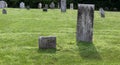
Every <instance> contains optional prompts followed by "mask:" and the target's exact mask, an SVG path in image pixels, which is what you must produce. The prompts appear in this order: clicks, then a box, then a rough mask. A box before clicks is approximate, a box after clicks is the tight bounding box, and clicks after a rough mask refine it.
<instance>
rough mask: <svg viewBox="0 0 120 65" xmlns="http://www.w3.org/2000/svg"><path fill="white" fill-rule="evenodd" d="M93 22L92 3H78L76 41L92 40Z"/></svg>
mask: <svg viewBox="0 0 120 65" xmlns="http://www.w3.org/2000/svg"><path fill="white" fill-rule="evenodd" d="M93 22H94V5H92V4H79V5H78V19H77V33H76V38H77V42H79V41H83V42H92V39H93Z"/></svg>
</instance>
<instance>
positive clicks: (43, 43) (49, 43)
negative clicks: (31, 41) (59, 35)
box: [38, 36, 56, 49]
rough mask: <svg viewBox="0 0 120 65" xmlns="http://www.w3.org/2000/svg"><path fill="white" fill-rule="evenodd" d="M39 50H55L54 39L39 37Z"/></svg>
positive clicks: (52, 37) (51, 37)
mask: <svg viewBox="0 0 120 65" xmlns="http://www.w3.org/2000/svg"><path fill="white" fill-rule="evenodd" d="M38 42H39V43H38V44H39V49H49V48H56V37H54V36H50V37H40V38H39V41H38Z"/></svg>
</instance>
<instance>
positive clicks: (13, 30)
mask: <svg viewBox="0 0 120 65" xmlns="http://www.w3.org/2000/svg"><path fill="white" fill-rule="evenodd" d="M0 11H1V9H0ZM7 11H8V14H7V15H3V14H0V65H120V28H119V27H120V12H109V11H107V12H106V18H101V17H100V15H99V12H98V11H95V20H94V39H93V43H91V44H90V43H84V42H80V43H78V44H77V43H76V34H75V32H76V22H77V10H67V12H66V13H61V12H60V10H58V9H55V10H48V12H43V11H42V10H39V9H31V10H29V11H28V10H26V9H17V8H15V9H14V8H8V9H7ZM39 36H56V37H57V49H56V50H55V49H48V50H42V49H41V50H38V37H39Z"/></svg>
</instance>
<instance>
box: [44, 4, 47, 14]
mask: <svg viewBox="0 0 120 65" xmlns="http://www.w3.org/2000/svg"><path fill="white" fill-rule="evenodd" d="M43 11H44V12H47V11H48V4H45V7H44V8H43Z"/></svg>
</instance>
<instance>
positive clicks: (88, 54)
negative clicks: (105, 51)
mask: <svg viewBox="0 0 120 65" xmlns="http://www.w3.org/2000/svg"><path fill="white" fill-rule="evenodd" d="M77 46H78V47H79V52H80V55H81V57H82V59H88V60H102V58H101V56H100V54H99V53H98V52H97V50H96V48H95V46H94V44H93V43H89V42H77Z"/></svg>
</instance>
